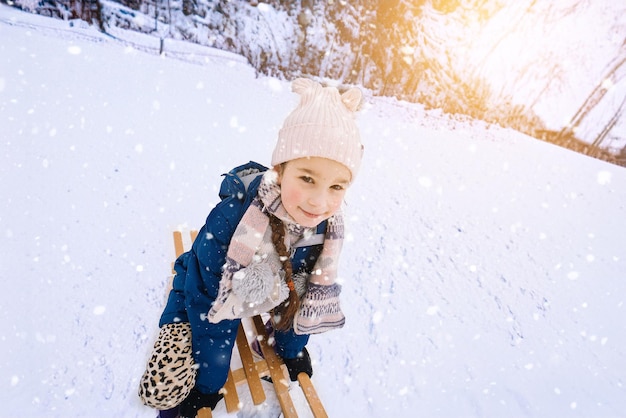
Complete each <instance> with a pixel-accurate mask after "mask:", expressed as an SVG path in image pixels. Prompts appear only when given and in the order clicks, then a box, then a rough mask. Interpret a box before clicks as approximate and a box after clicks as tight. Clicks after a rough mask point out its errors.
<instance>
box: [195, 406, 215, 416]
mask: <svg viewBox="0 0 626 418" xmlns="http://www.w3.org/2000/svg"><path fill="white" fill-rule="evenodd" d="M196 418H213V414H212V413H211V408H202V409H201V410H199V411H198V414H197V415H196Z"/></svg>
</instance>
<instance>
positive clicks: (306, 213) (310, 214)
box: [300, 208, 322, 218]
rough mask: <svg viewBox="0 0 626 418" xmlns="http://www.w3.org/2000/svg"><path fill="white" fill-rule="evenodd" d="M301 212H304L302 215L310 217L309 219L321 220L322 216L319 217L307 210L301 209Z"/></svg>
mask: <svg viewBox="0 0 626 418" xmlns="http://www.w3.org/2000/svg"><path fill="white" fill-rule="evenodd" d="M300 210H301V211H302V213H303V214H304V216H306V217H308V218H319V217H320V216H322V215H317V214H315V213H311V212H307V211H306V210H304V209H302V208H300Z"/></svg>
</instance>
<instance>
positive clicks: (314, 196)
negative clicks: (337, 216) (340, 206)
mask: <svg viewBox="0 0 626 418" xmlns="http://www.w3.org/2000/svg"><path fill="white" fill-rule="evenodd" d="M308 203H309V205H311V206H312V207H316V208H319V207H323V206H324V205H325V203H326V193H324V191H322V190H320V191H315V192H313V193H311V194H310V195H309V198H308Z"/></svg>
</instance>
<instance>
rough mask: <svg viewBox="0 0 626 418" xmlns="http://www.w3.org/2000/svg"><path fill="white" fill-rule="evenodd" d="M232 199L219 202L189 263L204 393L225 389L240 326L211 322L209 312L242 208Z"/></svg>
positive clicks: (189, 302)
mask: <svg viewBox="0 0 626 418" xmlns="http://www.w3.org/2000/svg"><path fill="white" fill-rule="evenodd" d="M229 200H230V199H225V200H224V201H222V202H220V204H218V205H217V206H216V207H215V208H214V209H213V210H212V211H211V213H210V214H209V216H208V217H207V220H206V223H205V225H204V226H203V227H202V228H201V229H200V231H199V232H198V237H197V238H196V240H195V241H194V243H193V246H192V249H191V250H190V251H189V259H188V260H187V277H186V280H185V286H184V295H185V306H186V311H187V317H188V319H189V324H190V325H191V335H192V346H193V355H194V360H195V362H196V364H197V365H198V373H197V377H196V388H197V389H198V390H200V391H201V392H202V393H214V392H217V391H218V390H219V389H220V388H222V387H223V386H224V383H225V382H226V378H227V376H228V370H229V368H230V359H231V355H232V348H233V347H234V343H235V341H234V340H235V337H236V335H237V327H238V326H239V321H221V322H219V323H217V324H213V323H209V319H208V312H209V309H210V308H211V304H212V303H213V301H215V298H216V297H217V294H218V290H219V282H220V279H221V277H222V266H223V265H224V263H225V260H226V253H227V251H228V245H229V243H230V239H231V237H232V234H233V232H234V228H235V226H236V223H233V216H235V217H236V213H237V212H236V210H237V209H238V206H237V205H241V203H238V202H237V201H236V202H229ZM231 209H234V212H233V211H231Z"/></svg>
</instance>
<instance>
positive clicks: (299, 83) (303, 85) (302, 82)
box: [291, 78, 319, 96]
mask: <svg viewBox="0 0 626 418" xmlns="http://www.w3.org/2000/svg"><path fill="white" fill-rule="evenodd" d="M318 85H319V84H318V83H316V82H315V81H313V80H309V79H308V78H296V79H295V80H294V81H293V82H292V83H291V91H293V92H294V93H298V94H299V95H301V96H303V95H304V93H306V91H307V90H313V89H315V87H316V86H318Z"/></svg>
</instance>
